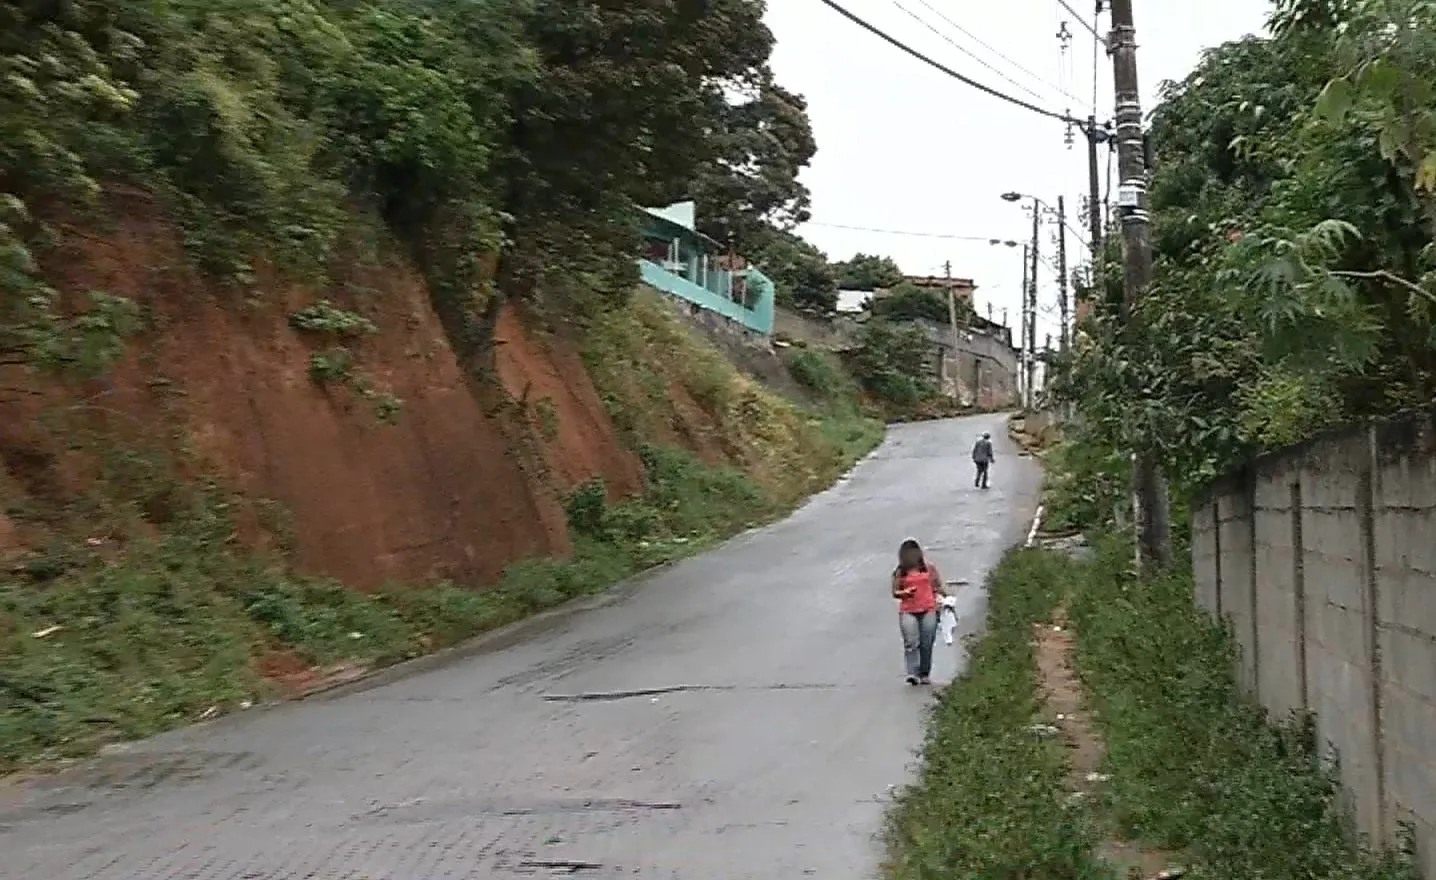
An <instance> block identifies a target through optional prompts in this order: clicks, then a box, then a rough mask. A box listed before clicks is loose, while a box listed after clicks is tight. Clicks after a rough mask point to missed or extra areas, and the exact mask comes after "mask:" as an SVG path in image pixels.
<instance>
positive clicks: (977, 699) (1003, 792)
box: [886, 550, 1106, 880]
mask: <svg viewBox="0 0 1436 880" xmlns="http://www.w3.org/2000/svg"><path fill="white" fill-rule="evenodd" d="M1061 565H1062V563H1061V561H1060V560H1059V559H1058V558H1057V557H1056V556H1054V555H1052V554H1050V553H1046V552H1043V551H1040V550H1013V551H1011V552H1010V553H1008V555H1007V556H1006V557H1005V558H1004V559H1003V560H1002V562H1001V563H1000V564H999V565H998V566H997V568H996V569H994V570H993V572H992V574H991V576H990V577H989V579H988V592H989V610H988V630H987V633H986V635H985V636H984V637H983V638H982V640H981V641H980V642H979V643H978V644H977V645H976V647H975V648H974V650H973V652H972V657H971V664H970V667H969V671H968V674H967V675H966V676H965V677H963V678H962V679H959V680H958V681H956V682H954V683H953V684H952V685H950V686H949V687H948V688H947V689H946V690H945V691H944V693H943V694H942V696H941V697H939V699H938V700H937V703H936V706H935V708H934V709H933V712H932V716H931V719H930V721H929V726H928V736H927V741H926V743H925V744H924V746H923V750H922V768H921V770H920V772H919V774H918V778H917V780H916V781H915V782H914V783H913V784H912V785H911V786H909V787H907V788H906V789H904V790H903V791H902V792H901V793H900V794H899V795H898V797H897V800H896V803H895V805H894V808H893V809H892V811H891V812H890V813H889V816H888V825H887V835H886V837H887V848H888V865H887V876H889V877H892V878H898V880H939V878H941V880H950V878H959V877H963V878H965V877H973V878H977V877H982V878H988V877H994V878H995V877H1022V878H1026V880H1046V878H1053V880H1055V878H1067V880H1086V878H1098V877H1104V876H1106V875H1105V874H1104V873H1103V871H1102V869H1101V866H1100V865H1099V864H1098V863H1097V861H1096V859H1095V857H1094V855H1093V846H1094V842H1095V838H1094V835H1093V834H1092V831H1091V828H1090V827H1089V826H1088V824H1087V822H1086V817H1085V814H1084V813H1083V811H1082V810H1080V809H1078V808H1077V807H1076V806H1074V805H1073V804H1071V803H1070V802H1069V800H1068V799H1067V797H1066V791H1065V789H1064V787H1063V779H1064V776H1065V773H1066V763H1065V762H1066V757H1065V754H1064V751H1065V750H1064V749H1063V747H1062V745H1061V744H1060V742H1059V741H1058V740H1056V739H1055V738H1052V737H1050V736H1047V735H1045V734H1044V733H1043V732H1042V728H1041V727H1039V726H1037V725H1038V723H1039V721H1040V715H1041V709H1042V707H1041V701H1040V698H1039V696H1038V691H1037V666H1036V658H1035V655H1034V650H1033V646H1032V643H1031V632H1032V630H1031V625H1032V623H1033V622H1034V621H1038V620H1046V619H1048V618H1050V616H1051V613H1052V611H1053V609H1054V608H1055V607H1056V606H1057V603H1058V601H1059V597H1060V592H1061V584H1062V581H1061V578H1060V576H1059V574H1060V571H1061Z"/></svg>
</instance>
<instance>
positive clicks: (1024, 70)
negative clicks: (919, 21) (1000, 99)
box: [898, 0, 1082, 104]
mask: <svg viewBox="0 0 1436 880" xmlns="http://www.w3.org/2000/svg"><path fill="white" fill-rule="evenodd" d="M917 2H918V3H919V4H921V5H922V6H923V8H925V9H926V10H927V11H929V12H931V13H932V14H933V15H936V16H937V17H938V18H940V19H942V20H943V21H944V22H946V23H947V24H948V25H949V26H951V27H953V28H955V29H956V30H957V32H958V33H960V34H962V35H963V36H965V37H967V38H968V39H969V40H972V41H973V42H974V43H976V44H977V45H979V46H981V47H982V48H984V49H986V50H987V51H989V52H991V53H992V54H993V55H996V56H997V57H998V58H1001V59H1002V60H1003V61H1006V62H1007V63H1008V64H1010V65H1012V67H1014V68H1015V69H1017V70H1019V71H1021V72H1022V73H1025V74H1027V75H1028V76H1030V77H1032V79H1033V80H1035V81H1036V82H1039V83H1041V84H1042V85H1044V86H1046V87H1047V88H1048V89H1049V90H1051V91H1053V92H1056V93H1057V94H1059V95H1062V96H1063V97H1064V98H1070V99H1072V100H1073V101H1076V102H1078V103H1079V104H1080V103H1081V102H1082V99H1081V98H1079V97H1077V96H1076V95H1074V94H1072V93H1071V92H1068V91H1066V90H1065V89H1063V88H1062V87H1061V86H1054V85H1053V84H1052V83H1050V82H1048V81H1047V80H1045V79H1043V78H1042V77H1041V76H1038V75H1037V74H1035V73H1033V72H1032V71H1030V70H1028V69H1027V68H1025V67H1023V66H1022V65H1021V64H1018V63H1017V62H1016V61H1013V60H1012V59H1011V58H1009V57H1007V56H1006V55H1003V54H1002V53H1001V52H999V51H997V50H996V49H994V48H992V47H991V46H989V45H988V44H986V43H984V42H983V41H982V40H981V38H979V37H978V36H977V35H976V34H974V33H973V32H972V31H970V30H968V29H967V28H965V27H963V26H962V25H960V24H958V23H957V22H955V21H953V20H952V19H950V18H948V17H947V16H946V15H944V14H943V13H942V11H941V10H939V9H936V8H935V7H933V5H932V4H931V3H929V2H927V0H917ZM898 8H900V9H901V8H902V7H901V6H899V7H898ZM903 11H904V12H907V10H905V9H904V10H903ZM908 15H912V13H911V12H908ZM914 18H916V16H914ZM924 24H926V22H924ZM928 27H929V28H931V27H932V26H931V25H928ZM943 39H947V37H945V36H944V37H943ZM948 42H952V41H951V40H948ZM953 45H955V46H956V45H957V44H956V43H954V44H953ZM958 48H959V49H960V50H961V51H962V52H964V53H965V54H967V55H968V56H969V57H972V58H974V59H975V60H977V62H978V63H979V64H982V66H983V67H986V68H987V69H988V70H991V71H992V72H993V73H996V74H997V75H998V76H1001V77H1002V78H1003V79H1005V80H1007V81H1008V82H1010V83H1012V84H1013V85H1015V86H1017V87H1018V88H1020V89H1022V90H1023V91H1024V92H1027V93H1028V94H1029V95H1033V93H1032V92H1031V91H1029V90H1028V89H1026V88H1024V87H1023V86H1021V85H1019V84H1018V83H1016V82H1014V81H1013V80H1011V79H1009V78H1008V77H1006V76H1004V75H1003V74H1002V73H1001V72H1000V71H998V70H997V69H995V68H993V67H992V66H990V65H988V64H987V63H985V62H983V61H982V60H981V59H977V58H976V56H973V55H972V53H970V52H968V51H967V50H966V49H962V47H961V46H958ZM1033 96H1034V97H1040V96H1037V95H1033Z"/></svg>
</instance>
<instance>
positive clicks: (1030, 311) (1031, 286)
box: [1027, 199, 1042, 409]
mask: <svg viewBox="0 0 1436 880" xmlns="http://www.w3.org/2000/svg"><path fill="white" fill-rule="evenodd" d="M1041 234H1042V205H1041V203H1039V202H1038V201H1037V199H1033V200H1032V257H1031V259H1032V266H1031V271H1030V272H1029V273H1028V276H1027V281H1028V294H1027V352H1028V354H1027V407H1028V409H1031V408H1032V406H1033V405H1034V404H1035V403H1036V402H1037V386H1036V384H1035V382H1034V380H1035V379H1036V377H1037V259H1038V245H1039V241H1038V239H1039V236H1041Z"/></svg>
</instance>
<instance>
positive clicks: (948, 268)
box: [938, 260, 962, 402]
mask: <svg viewBox="0 0 1436 880" xmlns="http://www.w3.org/2000/svg"><path fill="white" fill-rule="evenodd" d="M942 274H943V278H944V279H945V280H946V282H947V322H948V324H949V325H950V326H951V327H952V362H953V364H956V363H958V357H957V339H958V337H957V294H956V293H954V292H953V290H952V260H947V261H946V262H944V263H943V264H942ZM945 368H946V358H944V359H943V363H942V364H940V365H939V369H938V375H939V376H941V375H943V374H944V373H945V372H946V369H945ZM952 384H953V389H952V390H953V396H954V397H956V398H958V401H959V402H961V400H962V389H960V388H958V387H957V381H956V377H954V379H953V383H952Z"/></svg>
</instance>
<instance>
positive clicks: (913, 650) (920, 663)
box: [898, 611, 937, 678]
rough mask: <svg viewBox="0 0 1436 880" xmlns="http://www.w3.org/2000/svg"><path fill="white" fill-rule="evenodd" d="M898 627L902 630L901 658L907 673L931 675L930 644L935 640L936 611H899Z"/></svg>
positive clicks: (922, 676) (923, 675) (920, 675)
mask: <svg viewBox="0 0 1436 880" xmlns="http://www.w3.org/2000/svg"><path fill="white" fill-rule="evenodd" d="M898 627H899V628H900V629H901V630H902V650H903V659H904V660H905V661H906V663H907V674H908V675H915V676H917V677H918V678H927V677H928V676H929V675H932V645H933V643H934V642H936V641H937V612H936V611H929V612H927V613H926V614H909V613H907V612H899V613H898Z"/></svg>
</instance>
